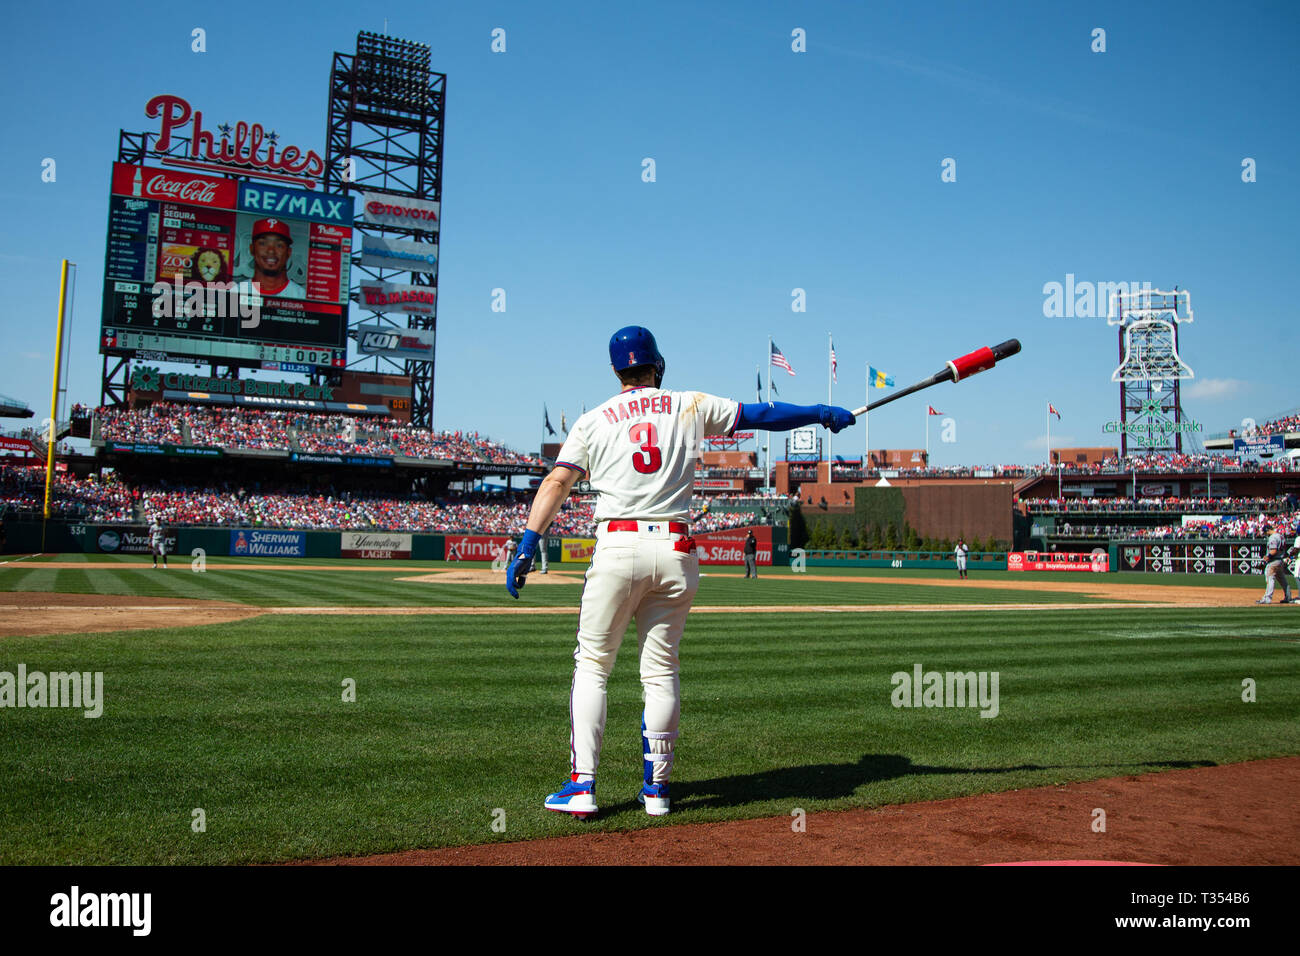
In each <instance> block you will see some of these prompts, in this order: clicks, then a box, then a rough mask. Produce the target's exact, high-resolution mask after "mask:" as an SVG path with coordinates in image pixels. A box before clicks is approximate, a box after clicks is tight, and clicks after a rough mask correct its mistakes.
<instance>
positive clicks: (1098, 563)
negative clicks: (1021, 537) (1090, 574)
mask: <svg viewBox="0 0 1300 956" xmlns="http://www.w3.org/2000/svg"><path fill="white" fill-rule="evenodd" d="M1007 570H1008V571H1098V572H1102V571H1109V570H1110V555H1109V554H1107V553H1106V552H1104V551H1103V552H1100V553H1097V554H1079V553H1075V552H1064V553H1059V554H1058V553H1055V552H1042V551H1012V552H1011V553H1010V554H1008V555H1007Z"/></svg>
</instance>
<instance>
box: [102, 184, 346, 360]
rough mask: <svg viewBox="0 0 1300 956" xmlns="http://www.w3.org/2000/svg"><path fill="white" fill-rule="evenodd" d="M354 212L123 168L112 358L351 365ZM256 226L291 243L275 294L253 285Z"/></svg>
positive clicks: (338, 199) (108, 268) (113, 245)
mask: <svg viewBox="0 0 1300 956" xmlns="http://www.w3.org/2000/svg"><path fill="white" fill-rule="evenodd" d="M352 207H353V201H352V197H351V196H346V195H337V194H329V193H320V192H309V191H306V190H300V189H288V188H285V187H282V186H277V185H266V184H262V183H255V182H251V181H242V180H234V179H226V178H220V177H213V176H202V175H197V174H194V173H190V172H185V171H176V170H170V169H166V170H164V169H156V168H152V167H148V166H139V165H132V164H128V163H114V164H113V176H112V190H111V194H110V197H109V214H108V243H107V253H106V257H105V269H104V311H103V322H102V328H101V335H102V337H101V343H100V344H101V351H103V352H105V353H107V354H115V355H125V356H132V357H136V356H140V357H146V358H153V359H161V358H165V359H172V358H174V359H175V360H178V361H185V360H194V359H200V360H207V361H211V362H236V363H247V364H252V365H257V364H260V363H264V362H289V363H301V364H304V365H310V366H324V367H335V368H341V367H344V366H345V365H346V359H347V338H346V336H347V317H348V315H347V310H348V301H349V284H350V280H351V276H350V269H351V258H352V223H353V209H352ZM255 228H256V229H257V234H258V235H261V234H264V233H266V232H268V231H269V232H272V233H273V234H275V235H278V236H280V237H281V238H282V239H283V240H284V241H285V247H286V250H287V256H286V259H285V261H284V262H283V263H280V266H281V268H282V271H283V274H284V276H285V278H286V279H287V282H286V283H285V284H284V286H283V288H281V289H279V290H278V291H276V292H269V291H266V290H264V289H263V288H262V284H261V283H255V281H254V276H255V275H256V272H255V268H256V263H255V262H254V258H253V239H254V229H255ZM141 353H144V354H143V355H141Z"/></svg>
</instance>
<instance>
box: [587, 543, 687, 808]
mask: <svg viewBox="0 0 1300 956" xmlns="http://www.w3.org/2000/svg"><path fill="white" fill-rule="evenodd" d="M642 527H643V528H645V527H647V525H646V523H642ZM658 528H659V530H658V532H657V533H651V532H647V531H645V530H642V531H604V530H603V529H602V530H600V531H598V532H597V537H596V550H595V553H594V554H593V555H592V561H591V567H590V568H589V569H588V570H587V575H586V584H585V585H584V587H583V591H582V612H581V615H580V617H579V619H578V647H577V649H576V650H575V651H574V653H573V659H574V662H575V663H574V668H573V689H572V691H571V692H570V695H569V717H570V723H571V727H572V732H571V736H570V756H571V758H572V764H573V768H572V769H573V772H574V773H584V774H585V773H589V774H593V775H594V774H595V773H596V767H597V765H598V764H599V763H600V749H601V745H602V743H603V741H604V737H605V701H606V687H607V685H608V682H609V675H610V672H611V671H613V669H614V659H615V658H616V657H617V656H618V649H619V645H620V644H622V642H623V632H624V631H625V630H627V626H628V623H629V621H631V620H632V619H633V618H635V619H636V624H637V643H638V647H639V651H640V657H641V684H642V688H643V692H644V697H645V724H646V727H645V730H646V736H647V737H649V738H652V739H653V741H658V742H662V743H659V744H656V749H661V748H662V749H664V750H666V756H667V757H668V759H667V760H666V761H664V763H665V766H663V768H662V774H660V773H656V778H658V777H659V776H663V777H665V781H664V782H666V776H667V773H668V771H670V770H671V766H672V761H671V746H672V741H673V740H674V739H675V738H676V736H677V722H678V718H679V716H680V714H681V685H680V683H679V682H678V670H679V666H680V665H679V663H678V658H677V649H678V645H679V644H680V643H681V639H682V631H683V630H684V629H685V627H686V615H687V614H688V613H689V612H690V610H691V602H692V601H693V600H694V599H695V592H696V591H697V590H699V586H700V561H699V558H698V556H697V555H696V554H695V552H694V551H693V550H692V551H690V552H684V551H679V550H676V549H675V548H674V546H673V545H674V542H677V541H681V540H682V538H683V536H682V535H675V534H669V533H667V530H666V526H665V524H664V523H662V522H661V523H659V524H658ZM657 782H658V781H657Z"/></svg>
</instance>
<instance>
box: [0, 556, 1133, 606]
mask: <svg viewBox="0 0 1300 956" xmlns="http://www.w3.org/2000/svg"><path fill="white" fill-rule="evenodd" d="M171 565H172V566H171V567H169V568H168V569H166V570H164V569H162V568H161V567H160V568H158V569H157V570H154V569H153V568H152V567H150V566H149V565H147V564H146V565H135V566H125V567H120V568H118V567H114V568H88V569H85V570H81V569H51V568H39V567H28V568H22V567H19V568H0V589H3V590H8V591H50V592H59V593H88V594H96V593H98V594H123V595H125V594H139V595H145V596H151V597H178V598H192V599H200V600H221V601H234V602H238V603H244V604H250V605H254V606H259V607H276V606H284V607H294V606H297V607H315V606H373V607H389V606H391V607H575V606H576V605H577V604H578V602H579V600H580V599H581V593H582V584H581V580H577V579H575V580H572V581H571V583H566V584H559V585H553V584H533V585H532V586H529V587H526V588H525V589H524V590H523V591H522V592H521V597H520V599H519V600H518V601H516V600H515V599H513V598H511V597H510V595H509V594H507V593H506V590H505V586H504V577H502V578H501V580H500V582H499V583H498V582H496V581H494V582H493V583H491V584H459V583H458V584H453V583H443V582H441V581H437V580H434V581H430V582H422V581H407V580H401V579H402V578H406V577H412V576H416V575H419V574H421V573H428V572H427V571H421V570H419V569H410V568H404V569H402V570H400V571H394V570H386V571H385V572H383V573H379V572H355V571H344V570H338V571H335V570H329V571H320V570H291V571H286V570H275V569H273V568H267V567H262V568H259V567H256V566H249V567H248V568H247V569H241V570H233V569H209V570H207V571H204V572H201V573H196V572H195V571H193V570H192V569H191V566H190V563H189V562H188V561H184V562H182V561H179V560H178V561H174V562H171ZM552 580H554V579H552ZM1107 601H1112V602H1113V599H1108V598H1098V597H1092V596H1088V595H1082V594H1074V593H1069V592H1053V591H1046V590H1033V589H1029V588H1026V589H1023V590H1022V589H1005V588H1004V589H991V588H980V587H978V586H976V585H972V586H971V587H960V588H959V587H938V586H932V585H924V584H910V583H901V582H900V583H898V584H892V583H891V584H881V583H875V582H853V581H848V582H841V581H820V580H816V579H812V580H805V579H801V578H799V577H797V576H790V577H786V578H772V579H767V580H763V581H761V582H759V583H755V582H752V581H746V580H745V579H743V578H739V577H734V576H711V575H710V576H705V577H704V578H703V579H702V581H701V584H700V590H699V593H698V595H697V597H696V604H698V605H701V606H745V605H750V604H852V605H885V604H939V605H944V604H1054V603H1056V604H1067V603H1068V604H1085V603H1105V602H1107Z"/></svg>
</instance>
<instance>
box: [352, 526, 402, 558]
mask: <svg viewBox="0 0 1300 956" xmlns="http://www.w3.org/2000/svg"><path fill="white" fill-rule="evenodd" d="M339 556H340V557H344V558H376V559H379V560H384V561H387V560H391V559H401V560H406V559H409V558H410V557H411V536H410V535H409V534H393V533H391V532H380V533H375V532H372V531H343V532H341V533H340V538H339Z"/></svg>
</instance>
